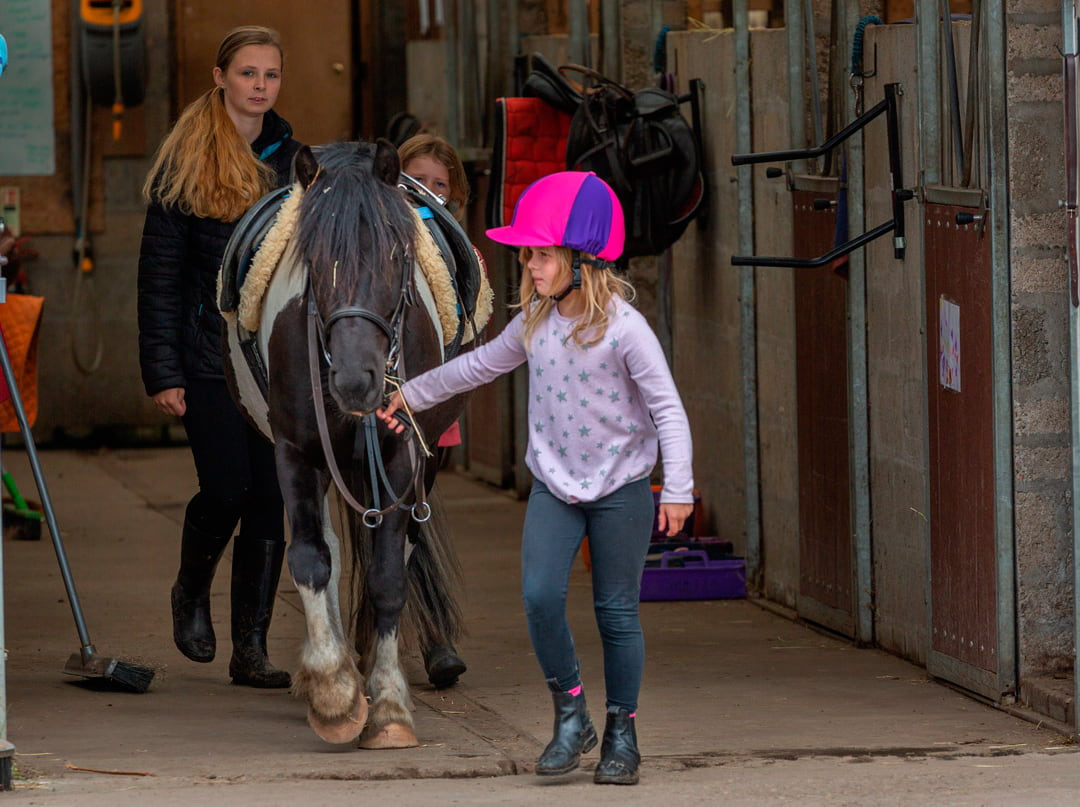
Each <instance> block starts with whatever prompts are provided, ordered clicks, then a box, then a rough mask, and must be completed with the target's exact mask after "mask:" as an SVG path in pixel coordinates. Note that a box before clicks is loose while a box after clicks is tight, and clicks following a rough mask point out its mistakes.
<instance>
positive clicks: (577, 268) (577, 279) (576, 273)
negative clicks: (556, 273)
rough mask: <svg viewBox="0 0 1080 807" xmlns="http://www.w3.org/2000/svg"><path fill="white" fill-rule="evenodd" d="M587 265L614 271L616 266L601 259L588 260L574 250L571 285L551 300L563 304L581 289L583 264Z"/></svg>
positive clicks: (552, 296) (554, 295)
mask: <svg viewBox="0 0 1080 807" xmlns="http://www.w3.org/2000/svg"><path fill="white" fill-rule="evenodd" d="M583 263H587V264H589V266H595V267H596V268H597V269H613V268H614V267H615V264H613V263H612V262H611V261H602V260H599V259H593V258H586V257H584V256H582V254H581V252H579V251H578V250H576V249H575V250H574V262H573V264H572V265H571V268H570V271H571V275H570V285H569V286H567V287H566V288H565V289H563V290H562V291H560V292H559V293H558V294H553V295H551V299H552V300H554V301H555V302H557V303H561V302H562V301H563V300H565V299H566V297H567V295H569V294H570V292H572V291H573V290H574V289H580V288H581V264H583Z"/></svg>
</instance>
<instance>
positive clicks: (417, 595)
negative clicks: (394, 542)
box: [404, 484, 465, 649]
mask: <svg viewBox="0 0 1080 807" xmlns="http://www.w3.org/2000/svg"><path fill="white" fill-rule="evenodd" d="M428 504H429V505H430V506H431V518H429V519H428V520H427V521H425V522H423V523H422V524H417V523H416V522H413V523H412V524H411V525H410V529H409V540H410V541H412V542H413V550H412V555H410V557H409V563H408V567H407V573H408V578H409V599H408V603H407V604H406V606H405V614H404V620H405V622H406V624H407V633H406V635H407V636H410V637H416V640H417V641H418V642H419V644H420V647H421V649H422V648H430V647H434V646H436V645H443V644H454V643H455V642H456V641H457V640H458V639H460V638H461V635H462V633H463V632H464V624H465V618H464V617H463V616H462V613H461V606H460V604H459V602H458V601H459V598H460V596H461V593H462V591H463V590H464V578H463V575H462V573H461V564H460V563H459V562H458V556H457V553H456V552H455V551H454V546H453V543H452V536H451V533H450V522H449V519H448V518H447V516H446V510H445V509H444V508H443V504H442V497H441V496H440V495H439V487H438V484H436V485H435V486H433V487H432V489H431V492H430V493H429V494H428ZM414 533H415V535H414Z"/></svg>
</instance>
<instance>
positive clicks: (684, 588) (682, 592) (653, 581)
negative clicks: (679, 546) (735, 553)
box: [641, 549, 746, 602]
mask: <svg viewBox="0 0 1080 807" xmlns="http://www.w3.org/2000/svg"><path fill="white" fill-rule="evenodd" d="M745 596H746V561H745V560H743V559H742V558H731V559H728V560H710V559H709V555H708V553H707V552H705V551H704V550H700V549H691V550H688V551H680V552H664V553H663V554H662V555H661V556H660V562H659V565H657V566H651V565H646V567H645V571H644V573H643V574H642V575H641V600H642V601H643V602H645V601H652V600H723V599H736V598H740V597H745Z"/></svg>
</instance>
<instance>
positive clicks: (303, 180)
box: [293, 146, 319, 190]
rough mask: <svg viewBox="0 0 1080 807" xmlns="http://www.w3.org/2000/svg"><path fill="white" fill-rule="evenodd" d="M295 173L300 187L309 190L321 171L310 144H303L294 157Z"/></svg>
mask: <svg viewBox="0 0 1080 807" xmlns="http://www.w3.org/2000/svg"><path fill="white" fill-rule="evenodd" d="M293 173H294V174H295V175H296V181H297V182H299V183H300V187H302V188H303V189H304V190H307V189H308V188H309V187H310V186H311V183H312V182H314V181H315V177H316V176H317V175H318V173H319V163H318V161H317V160H316V159H315V155H314V154H312V153H311V147H310V146H302V147H301V148H300V150H299V151H298V152H296V156H295V157H293Z"/></svg>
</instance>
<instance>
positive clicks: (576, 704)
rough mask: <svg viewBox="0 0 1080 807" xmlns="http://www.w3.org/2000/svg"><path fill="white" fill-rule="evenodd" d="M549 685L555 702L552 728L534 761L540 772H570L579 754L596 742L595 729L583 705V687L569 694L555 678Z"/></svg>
mask: <svg viewBox="0 0 1080 807" xmlns="http://www.w3.org/2000/svg"><path fill="white" fill-rule="evenodd" d="M548 687H549V688H550V689H551V699H552V701H553V702H554V704H555V728H554V729H553V730H552V733H553V734H554V736H553V737H552V738H551V742H550V743H548V746H547V748H545V749H544V753H543V754H541V755H540V760H539V761H538V762H537V763H536V772H537V774H539V775H540V776H555V775H557V774H560V773H569V772H570V771H572V770H574V769H575V768H577V766H578V765H579V764H580V763H581V755H582V754H584V753H586V752H587V751H591V750H592V749H593V748H594V747H595V746H596V729H595V728H593V724H592V720H590V719H589V712H588V709H587V708H586V706H585V691H584V690H582V691H581V692H579V693H578V694H577V695H576V696H575V695H571V694H570V693H569V692H563V691H562V690H561V689H560V688H559V685H558V684H557V683H556V682H555V681H554V680H549V681H548Z"/></svg>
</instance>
